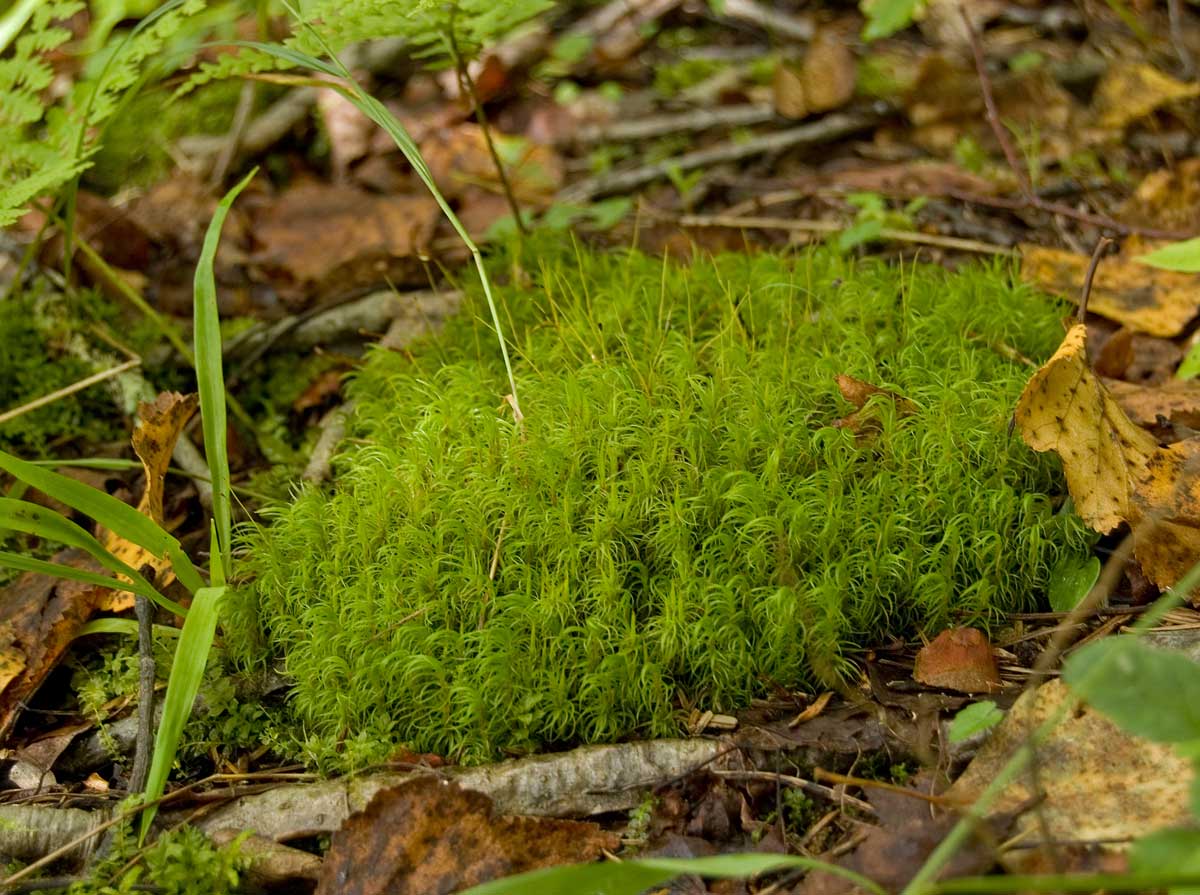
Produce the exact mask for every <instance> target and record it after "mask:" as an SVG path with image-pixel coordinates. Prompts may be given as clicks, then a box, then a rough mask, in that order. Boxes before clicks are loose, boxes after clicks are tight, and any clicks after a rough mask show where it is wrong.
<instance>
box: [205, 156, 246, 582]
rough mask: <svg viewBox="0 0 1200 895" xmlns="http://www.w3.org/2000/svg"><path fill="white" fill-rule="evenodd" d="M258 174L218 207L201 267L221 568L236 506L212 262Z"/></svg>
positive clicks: (229, 550) (209, 451)
mask: <svg viewBox="0 0 1200 895" xmlns="http://www.w3.org/2000/svg"><path fill="white" fill-rule="evenodd" d="M257 173H258V169H257V168H255V169H254V170H253V171H251V172H250V173H249V174H247V175H246V176H245V177H244V178H242V181H241V183H239V184H238V185H237V186H235V187H234V188H233V189H231V190H230V191H229V192H228V193H226V194H225V196H224V197H223V198H222V199H221V201H220V203H218V205H217V210H216V211H215V212H214V213H213V218H212V221H210V222H209V225H208V232H207V233H205V234H204V248H203V249H201V251H200V260H199V261H198V262H197V263H196V279H195V291H194V296H195V298H194V301H193V309H194V317H195V331H196V335H195V340H196V341H195V353H196V383H197V386H198V388H199V391H200V419H201V421H202V423H203V426H204V456H205V458H206V459H207V460H208V473H209V475H210V476H211V477H212V484H213V519H214V520H216V524H217V534H218V544H219V548H218V545H214V549H213V554H214V557H215V555H216V554H218V553H219V554H220V557H221V560H222V566H223V567H224V568H226V569H227V568H229V564H230V559H231V557H232V556H233V543H232V540H231V539H232V537H233V522H232V518H233V517H232V507H231V505H230V498H229V454H228V450H227V445H226V442H225V437H226V420H225V374H224V372H223V370H222V367H221V325H220V319H219V318H218V316H217V282H216V278H215V277H214V275H213V260H214V259H215V258H216V255H217V244H218V243H219V242H220V241H221V227H222V226H223V225H224V223H225V216H226V215H227V214H229V209H230V208H231V207H232V206H233V201H234V200H235V199H236V198H237V197H238V193H240V192H241V191H242V190H243V189H244V188H245V187H246V184H248V183H249V182H250V181H251V179H253V177H254V175H255V174H257Z"/></svg>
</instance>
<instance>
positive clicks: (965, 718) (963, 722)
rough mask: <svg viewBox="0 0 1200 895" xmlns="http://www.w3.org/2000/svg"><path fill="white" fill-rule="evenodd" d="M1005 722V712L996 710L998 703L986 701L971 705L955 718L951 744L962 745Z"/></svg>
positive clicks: (951, 729)
mask: <svg viewBox="0 0 1200 895" xmlns="http://www.w3.org/2000/svg"><path fill="white" fill-rule="evenodd" d="M1003 720H1004V712H1002V711H1000V709H998V708H996V703H994V702H992V700H990V699H984V700H982V701H980V702H974V703H971V705H969V706H967V707H966V708H964V709H963V710H962V711H960V712H959V713H958V714H957V715H955V716H954V721H953V722H951V724H950V733H949V736H950V742H952V743H961V742H962V741H963V740H965V739H968V738H969V737H973V736H974V735H975V734H977V733H982V732H983V731H985V730H988V729H990V728H992V727H995V726H996V725H997V724H999V723H1000V722H1001V721H1003Z"/></svg>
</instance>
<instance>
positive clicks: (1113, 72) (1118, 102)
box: [1092, 62, 1200, 128]
mask: <svg viewBox="0 0 1200 895" xmlns="http://www.w3.org/2000/svg"><path fill="white" fill-rule="evenodd" d="M1193 96H1200V84H1197V83H1185V82H1183V81H1177V80H1175V79H1174V78H1172V77H1171V76H1170V75H1165V74H1163V73H1162V72H1160V71H1159V70H1158V69H1156V68H1155V67H1154V66H1152V65H1146V64H1145V63H1141V62H1116V63H1113V64H1112V65H1111V66H1109V68H1108V71H1107V72H1105V73H1104V77H1102V78H1101V79H1100V83H1099V84H1097V85H1096V92H1095V94H1093V96H1092V111H1093V113H1094V114H1095V116H1096V123H1097V124H1099V125H1100V126H1101V127H1111V128H1124V127H1125V126H1126V125H1128V124H1130V123H1131V122H1134V121H1137V120H1138V119H1139V118H1143V117H1145V116H1146V115H1149V114H1150V113H1151V112H1153V111H1154V110H1155V109H1157V108H1158V107H1159V106H1162V105H1165V104H1166V103H1169V102H1174V101H1175V100H1180V99H1190V98H1191V97H1193Z"/></svg>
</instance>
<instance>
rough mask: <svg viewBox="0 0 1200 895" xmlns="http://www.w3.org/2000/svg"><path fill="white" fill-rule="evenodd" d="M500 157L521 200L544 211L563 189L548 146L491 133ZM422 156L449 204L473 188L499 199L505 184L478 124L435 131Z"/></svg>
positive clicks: (424, 143) (558, 164)
mask: <svg viewBox="0 0 1200 895" xmlns="http://www.w3.org/2000/svg"><path fill="white" fill-rule="evenodd" d="M493 139H494V140H495V141H496V144H497V145H496V148H497V152H498V153H499V155H500V158H501V159H502V160H503V161H504V167H505V173H506V174H507V175H508V181H509V184H510V185H511V186H512V191H513V194H514V195H515V196H516V198H517V201H518V202H520V203H521V204H523V205H532V206H534V207H537V208H544V207H546V206H547V205H549V204H550V202H551V201H553V199H554V195H555V193H557V192H558V190H559V189H560V188H561V187H562V184H563V165H562V159H560V158H559V157H558V155H557V153H555V152H554V150H553V149H551V148H550V147H549V146H542V145H540V144H537V143H534V142H532V141H530V140H524V139H520V138H516V137H509V136H505V135H503V134H493ZM421 155H422V156H424V158H425V162H426V164H428V165H429V170H430V173H432V174H433V179H434V180H435V181H436V182H437V185H438V189H440V190H441V191H442V192H443V193H444V194H445V195H446V196H447V197H449V198H451V199H460V198H463V196H464V194H465V193H466V192H467V190H468V189H469V188H470V187H472V186H475V187H480V186H481V187H484V188H485V189H487V190H489V191H490V192H492V193H496V194H500V191H501V185H500V178H499V175H498V174H497V173H496V166H495V165H494V164H493V163H492V156H491V153H490V152H489V151H488V148H487V141H486V140H485V138H484V135H483V130H482V129H481V128H480V127H479V126H478V125H476V124H470V123H463V124H459V125H457V126H455V127H444V128H439V129H438V130H436V131H431V132H430V133H429V135H428V136H427V137H426V138H425V139H424V140H422V141H421Z"/></svg>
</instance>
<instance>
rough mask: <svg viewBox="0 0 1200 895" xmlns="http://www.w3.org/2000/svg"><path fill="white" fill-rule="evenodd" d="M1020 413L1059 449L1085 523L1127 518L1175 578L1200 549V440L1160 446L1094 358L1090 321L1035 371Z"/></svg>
mask: <svg viewBox="0 0 1200 895" xmlns="http://www.w3.org/2000/svg"><path fill="white" fill-rule="evenodd" d="M1015 419H1016V423H1017V426H1018V427H1019V428H1020V430H1021V436H1022V438H1024V439H1025V443H1026V444H1028V445H1029V446H1030V447H1031V448H1033V449H1034V450H1035V451H1054V452H1055V453H1057V454H1058V455H1059V457H1061V458H1062V463H1063V470H1064V471H1065V473H1066V477H1067V487H1068V488H1069V489H1070V492H1071V496H1072V498H1074V500H1075V509H1076V512H1078V513H1079V515H1080V516H1081V517H1082V518H1083V520H1084V521H1085V522H1087V524H1088V525H1090V526H1091V527H1092V528H1094V529H1095V530H1096V531H1099V532H1110V531H1112V530H1113V529H1115V528H1116V527H1117V526H1118V525H1120V524H1121V523H1122V522H1125V523H1128V524H1129V526H1130V528H1131V529H1132V531H1133V537H1134V555H1135V556H1136V557H1137V559H1138V562H1139V563H1141V566H1142V569H1143V570H1144V571H1145V573H1146V575H1147V576H1148V577H1149V578H1150V580H1151V581H1153V582H1154V583H1155V584H1157V585H1158V586H1159V587H1169V586H1170V585H1172V584H1174V583H1175V582H1176V581H1177V580H1178V579H1179V578H1180V577H1181V576H1182V575H1183V573H1184V572H1185V571H1187V569H1189V568H1190V567H1191V566H1192V564H1193V563H1194V562H1195V561H1196V560H1197V558H1200V475H1197V472H1200V440H1197V439H1188V440H1187V441H1181V442H1179V443H1177V444H1173V445H1170V446H1169V447H1165V448H1160V447H1159V446H1158V442H1157V441H1155V439H1154V437H1153V436H1152V435H1150V433H1149V432H1147V431H1146V430H1144V429H1142V428H1140V427H1139V426H1137V425H1135V424H1134V423H1133V422H1132V421H1131V420H1130V419H1129V417H1128V416H1126V415H1125V412H1124V411H1123V410H1122V409H1121V407H1120V405H1119V404H1118V403H1117V401H1116V399H1114V398H1113V396H1112V395H1111V394H1110V393H1109V391H1108V389H1107V388H1105V386H1104V383H1103V382H1101V380H1100V379H1099V378H1098V377H1097V376H1096V375H1095V374H1094V373H1093V372H1092V371H1091V369H1090V368H1089V367H1088V363H1087V328H1086V327H1085V326H1083V325H1082V324H1079V325H1076V326H1074V327H1072V329H1071V330H1070V332H1068V333H1067V336H1066V338H1065V339H1064V340H1063V343H1062V345H1061V346H1059V349H1058V351H1057V352H1055V354H1054V356H1053V357H1052V358H1050V360H1049V361H1048V362H1047V363H1046V365H1045V366H1043V367H1042V368H1041V369H1040V370H1038V372H1037V373H1036V374H1034V376H1033V378H1032V379H1030V381H1029V384H1028V385H1026V386H1025V391H1024V392H1022V394H1021V398H1020V400H1019V401H1018V402H1017V409H1016V412H1015Z"/></svg>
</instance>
